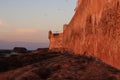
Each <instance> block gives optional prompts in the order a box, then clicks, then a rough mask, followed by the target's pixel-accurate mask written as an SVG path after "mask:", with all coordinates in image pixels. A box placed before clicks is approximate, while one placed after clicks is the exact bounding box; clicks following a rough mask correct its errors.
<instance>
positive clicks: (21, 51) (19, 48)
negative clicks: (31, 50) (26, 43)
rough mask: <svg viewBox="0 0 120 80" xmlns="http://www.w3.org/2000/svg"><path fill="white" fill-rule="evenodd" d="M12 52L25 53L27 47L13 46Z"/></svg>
mask: <svg viewBox="0 0 120 80" xmlns="http://www.w3.org/2000/svg"><path fill="white" fill-rule="evenodd" d="M13 52H17V53H26V52H27V49H26V48H24V47H15V48H14V49H13Z"/></svg>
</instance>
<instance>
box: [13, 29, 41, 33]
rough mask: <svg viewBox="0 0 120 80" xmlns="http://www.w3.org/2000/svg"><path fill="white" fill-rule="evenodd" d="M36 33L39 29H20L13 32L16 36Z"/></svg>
mask: <svg viewBox="0 0 120 80" xmlns="http://www.w3.org/2000/svg"><path fill="white" fill-rule="evenodd" d="M38 31H39V29H36V28H21V29H16V30H15V32H16V33H17V34H35V33H37V32H38Z"/></svg>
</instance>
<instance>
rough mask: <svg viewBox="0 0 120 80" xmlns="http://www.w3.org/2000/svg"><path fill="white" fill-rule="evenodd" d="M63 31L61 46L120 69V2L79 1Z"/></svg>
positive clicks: (105, 0) (114, 0)
mask: <svg viewBox="0 0 120 80" xmlns="http://www.w3.org/2000/svg"><path fill="white" fill-rule="evenodd" d="M78 3H79V4H78V5H77V7H76V12H75V14H74V16H73V18H72V20H71V21H70V23H69V24H68V25H67V27H66V29H65V30H64V32H63V46H64V48H65V49H67V50H69V51H72V52H74V53H76V54H83V53H84V52H86V53H88V54H89V55H92V56H95V57H98V58H100V59H102V60H103V61H104V62H106V63H108V64H111V65H112V66H115V67H117V68H119V69H120V0H78Z"/></svg>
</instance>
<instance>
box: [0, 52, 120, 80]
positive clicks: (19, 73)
mask: <svg viewBox="0 0 120 80" xmlns="http://www.w3.org/2000/svg"><path fill="white" fill-rule="evenodd" d="M12 60H13V61H11V60H10V59H9V60H8V61H6V62H7V63H8V64H9V66H8V65H5V63H1V64H0V65H1V66H0V67H1V68H0V69H1V70H3V69H5V68H7V69H11V68H12V69H11V70H10V71H7V72H3V73H0V80H120V71H119V70H117V69H115V68H113V67H111V66H109V65H107V64H105V63H103V62H102V61H100V60H98V59H96V58H94V57H89V56H86V55H81V56H80V55H79V56H76V55H74V54H68V53H63V54H62V53H59V52H54V53H53V52H52V53H51V52H48V53H43V54H41V53H40V54H39V53H37V54H27V55H26V56H21V57H14V59H13V58H12ZM12 62H13V63H12ZM10 63H11V64H15V65H10ZM26 64H29V65H26ZM3 65H4V67H2V66H3ZM25 65H26V66H25ZM20 66H21V67H20ZM18 67H20V68H18ZM16 68H17V69H16Z"/></svg>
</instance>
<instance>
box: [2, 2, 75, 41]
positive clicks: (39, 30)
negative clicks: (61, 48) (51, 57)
mask: <svg viewBox="0 0 120 80" xmlns="http://www.w3.org/2000/svg"><path fill="white" fill-rule="evenodd" d="M75 5H76V0H0V40H2V41H11V42H16V41H23V42H40V43H49V40H48V31H49V30H52V31H53V32H62V29H63V25H64V24H68V23H69V22H70V20H71V19H72V16H73V15H74V9H75Z"/></svg>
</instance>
